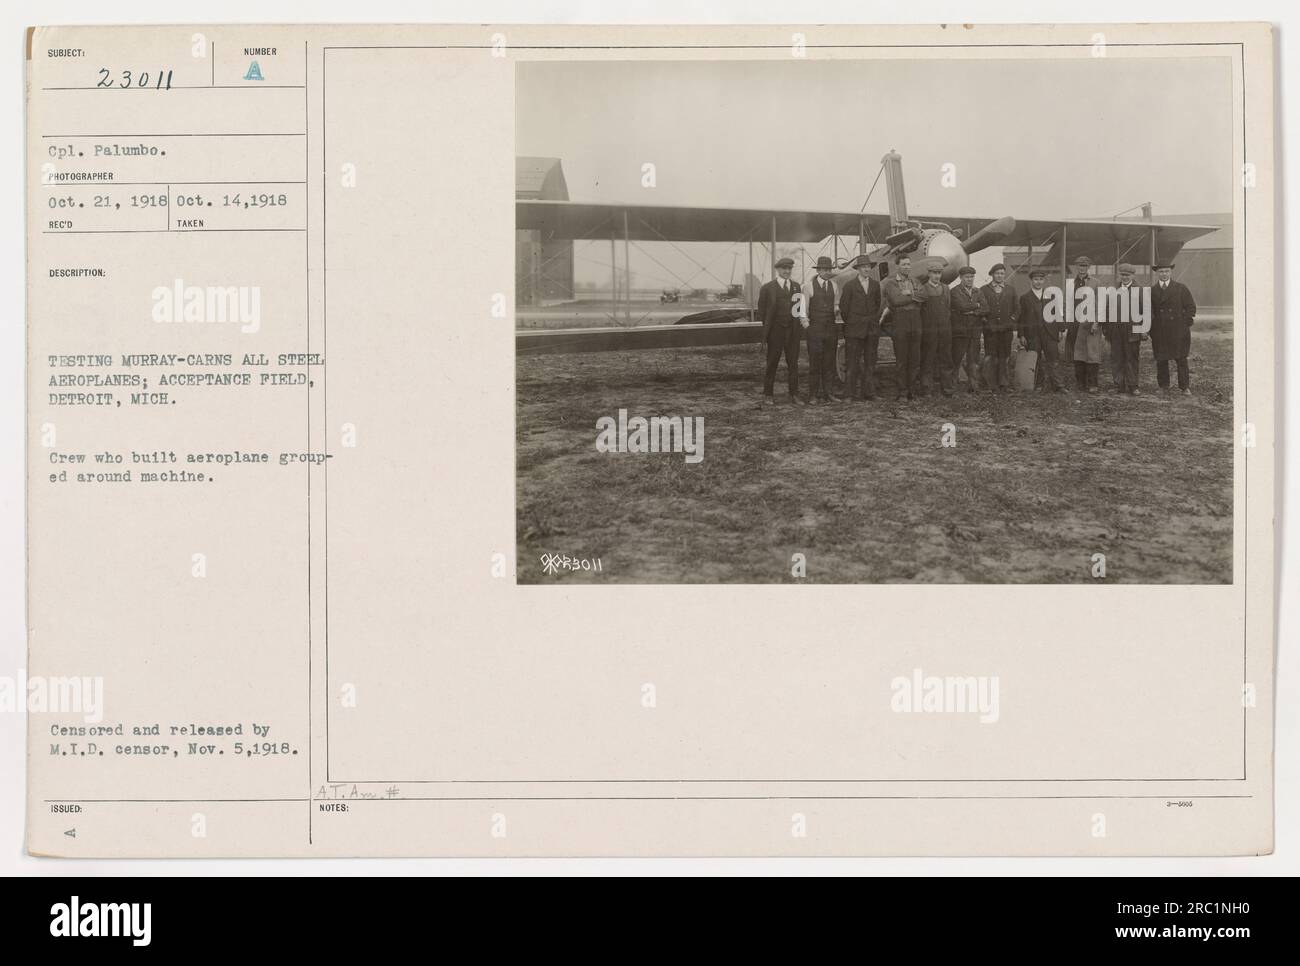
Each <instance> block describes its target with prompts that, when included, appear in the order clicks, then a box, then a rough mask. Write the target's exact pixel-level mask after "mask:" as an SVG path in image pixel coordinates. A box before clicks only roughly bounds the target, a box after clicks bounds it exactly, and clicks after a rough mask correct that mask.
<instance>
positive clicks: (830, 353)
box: [803, 255, 844, 405]
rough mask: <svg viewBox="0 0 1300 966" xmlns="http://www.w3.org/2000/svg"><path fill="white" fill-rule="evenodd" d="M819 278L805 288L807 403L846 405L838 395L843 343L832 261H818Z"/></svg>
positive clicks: (828, 259) (825, 256) (824, 256)
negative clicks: (837, 361) (837, 363)
mask: <svg viewBox="0 0 1300 966" xmlns="http://www.w3.org/2000/svg"><path fill="white" fill-rule="evenodd" d="M816 267H817V276H816V277H815V278H814V279H813V280H812V281H810V282H808V283H807V284H805V285H804V287H803V298H804V309H805V311H806V312H807V321H808V328H807V329H805V330H804V332H805V334H806V335H807V337H808V383H809V385H808V397H809V398H808V401H809V402H810V403H812V404H813V405H820V404H821V403H828V402H830V401H831V400H832V399H834V400H835V401H836V402H841V401H843V399H844V397H843V396H841V395H839V394H838V393H837V392H836V391H835V380H836V374H835V350H836V349H838V348H839V342H840V327H839V314H840V304H839V303H840V290H839V286H838V285H836V284H835V279H834V278H832V276H833V275H834V274H835V266H834V264H833V263H832V262H831V260H830V257H829V256H827V255H822V256H821V257H820V258H818V259H817V266H816Z"/></svg>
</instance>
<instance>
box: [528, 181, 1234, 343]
mask: <svg viewBox="0 0 1300 966" xmlns="http://www.w3.org/2000/svg"><path fill="white" fill-rule="evenodd" d="M911 220H912V221H915V222H920V223H921V224H923V225H926V226H931V225H946V226H947V227H948V228H950V229H952V230H953V231H956V232H959V233H960V235H961V237H962V238H970V237H971V236H973V235H974V234H975V233H977V232H978V231H979V230H980V229H982V228H984V227H985V226H986V225H989V224H991V223H992V222H994V221H995V220H997V219H994V218H971V217H965V216H928V215H922V216H916V217H914V218H912V219H911ZM515 227H516V228H517V229H519V230H521V231H538V232H540V233H541V234H542V236H543V237H544V238H546V239H549V240H553V239H573V240H575V241H576V240H594V239H602V240H603V239H608V238H614V239H621V238H624V237H626V238H627V239H628V240H629V241H674V242H724V243H736V242H747V241H754V242H772V241H776V242H786V243H803V244H807V243H817V242H822V241H824V240H825V239H827V238H829V237H830V236H831V235H841V236H853V235H860V236H861V237H862V238H863V239H864V240H865V241H866V242H868V243H881V242H883V241H884V239H885V238H886V237H887V236H888V235H889V234H890V233H891V231H892V226H891V224H890V219H889V216H888V215H884V214H871V213H863V212H843V211H840V212H836V211H790V210H784V209H772V208H694V207H682V206H674V205H642V204H637V205H605V204H589V203H586V202H574V201H524V200H519V201H516V202H515ZM1222 227H1223V226H1222V225H1195V224H1174V223H1170V222H1153V221H1145V220H1141V219H1111V218H1106V219H1103V218H1082V219H1070V220H1052V221H1044V220H1038V219H1019V218H1018V219H1016V225H1015V228H1014V230H1013V231H1011V232H1010V233H1009V234H1008V235H1006V236H1005V237H1003V238H1002V239H1001V240H1000V241H999V242H998V244H999V245H1004V246H1005V245H1032V246H1033V247H1035V248H1050V250H1051V253H1052V260H1053V261H1058V260H1059V262H1060V263H1061V264H1063V265H1064V264H1068V263H1069V261H1070V260H1072V259H1074V258H1077V257H1078V256H1080V255H1087V256H1088V257H1089V258H1091V259H1092V260H1093V261H1094V262H1097V263H1100V264H1103V265H1108V264H1114V263H1117V262H1122V261H1128V262H1134V263H1136V264H1140V265H1148V264H1152V263H1154V262H1155V261H1157V260H1172V259H1173V258H1174V256H1175V255H1177V254H1178V252H1179V251H1180V250H1181V249H1182V247H1183V245H1185V244H1186V243H1187V242H1189V241H1191V240H1192V239H1193V238H1198V237H1200V236H1201V235H1207V234H1209V233H1210V232H1214V231H1218V230H1219V229H1221V228H1222ZM760 333H761V326H758V325H755V324H752V323H749V322H742V321H738V322H732V323H709V324H706V325H652V326H639V327H628V328H618V327H613V328H592V329H550V330H525V331H520V332H518V333H517V336H516V340H515V345H516V352H518V353H521V354H533V353H547V352H584V351H604V350H612V349H649V348H671V347H676V346H700V345H730V344H734V343H737V342H746V341H751V342H752V341H758V339H759V338H761V335H760Z"/></svg>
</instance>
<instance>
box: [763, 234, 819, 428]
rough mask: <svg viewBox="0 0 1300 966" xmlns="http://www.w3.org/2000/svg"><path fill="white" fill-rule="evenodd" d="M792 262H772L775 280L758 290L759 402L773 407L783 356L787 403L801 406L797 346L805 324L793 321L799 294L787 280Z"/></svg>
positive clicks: (783, 259)
mask: <svg viewBox="0 0 1300 966" xmlns="http://www.w3.org/2000/svg"><path fill="white" fill-rule="evenodd" d="M793 268H794V259H792V258H782V259H780V260H779V261H778V262H777V263H776V278H774V279H772V280H771V281H770V282H766V283H764V285H763V287H762V288H761V289H759V291H758V310H757V313H756V316H757V318H758V321H760V322H762V323H763V345H764V346H765V347H766V348H767V371H766V372H765V373H764V375H763V402H764V403H766V404H767V405H775V404H776V399H775V398H774V396H773V391H774V389H775V387H776V368H777V366H778V365H780V364H781V356H783V355H784V356H785V370H786V384H787V386H788V387H789V390H790V395H789V401H790V402H791V403H798V404H799V405H801V406H802V405H803V400H802V399H800V398H799V343H800V342H801V341H802V339H801V338H800V337H801V335H802V327H803V326H806V325H807V324H808V323H807V321H806V320H804V321H803V322H802V325H801V320H800V319H798V318H796V316H795V313H794V300H795V297H796V296H799V295H800V291H799V286H798V285H797V284H795V282H793V281H792V280H791V279H790V271H791V269H793Z"/></svg>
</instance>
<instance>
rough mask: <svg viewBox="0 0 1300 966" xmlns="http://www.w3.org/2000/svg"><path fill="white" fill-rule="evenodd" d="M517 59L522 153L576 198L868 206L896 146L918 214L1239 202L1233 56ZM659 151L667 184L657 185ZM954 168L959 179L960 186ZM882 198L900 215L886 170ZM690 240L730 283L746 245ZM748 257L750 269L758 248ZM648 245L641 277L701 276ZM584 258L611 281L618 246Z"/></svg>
mask: <svg viewBox="0 0 1300 966" xmlns="http://www.w3.org/2000/svg"><path fill="white" fill-rule="evenodd" d="M517 71H518V73H517V100H516V118H517V121H516V131H517V151H518V153H519V154H521V155H539V156H545V157H558V158H560V159H561V160H562V162H563V166H564V174H565V178H566V180H567V182H568V186H569V196H570V198H571V199H573V200H575V201H593V202H606V203H609V202H635V203H651V204H667V205H718V206H734V207H754V208H792V209H807V210H833V211H857V210H859V209H860V208H861V206H862V203H863V201H864V199H865V198H866V196H867V191H868V188H869V187H870V185H871V182H872V180H873V179H874V178H875V176H876V172H877V171H878V170H879V167H880V158H881V155H883V154H884V153H885V152H886V151H889V150H890V149H895V150H897V151H898V152H899V153H900V154H902V156H903V170H904V176H905V182H906V193H907V203H908V209H909V214H911V215H913V216H919V217H924V216H925V215H927V214H932V215H969V216H971V217H991V218H992V217H999V216H1001V215H1006V214H1009V215H1013V216H1017V217H1021V218H1042V219H1052V218H1072V217H1073V218H1089V217H1109V216H1111V215H1114V214H1116V213H1118V212H1120V211H1121V210H1123V209H1127V208H1130V207H1132V206H1134V205H1138V204H1140V203H1141V202H1143V201H1152V202H1154V204H1155V211H1156V213H1157V214H1158V215H1166V216H1167V215H1173V214H1193V213H1203V212H1222V211H1230V210H1231V207H1232V195H1231V192H1232V190H1233V183H1234V180H1235V178H1234V168H1235V165H1234V163H1233V159H1232V156H1231V147H1232V144H1231V127H1230V126H1231V123H1232V109H1231V76H1230V61H1229V60H1228V59H1227V58H1209V57H1207V58H1197V59H1150V60H1134V59H1124V58H1116V57H1104V58H1088V59H1086V60H1033V61H1027V60H1019V61H1000V60H998V61H995V60H980V61H973V60H961V61H958V60H927V61H855V62H832V61H802V60H795V59H793V58H792V59H790V60H788V61H785V60H783V61H779V62H764V63H758V62H754V61H748V62H745V61H737V62H714V63H702V62H658V63H652V62H644V61H643V62H623V63H572V62H570V63H524V64H519V65H518V66H517ZM647 161H650V162H653V163H654V164H655V166H656V169H657V181H658V184H657V187H655V188H654V189H649V190H648V189H645V188H643V187H641V166H642V164H644V163H645V162H647ZM949 162H951V163H953V164H955V165H956V180H957V184H956V186H955V187H949V188H945V187H943V186H942V185H941V183H940V176H941V170H942V166H943V165H944V164H946V163H949ZM867 210H868V211H873V212H884V211H887V210H888V208H887V204H886V196H885V191H884V179H883V178H882V179H881V182H880V184H879V185H878V186H877V187H876V189H875V192H874V194H872V196H871V201H870V204H868V206H867ZM589 248H590V251H588V249H589ZM620 248H621V246H620ZM688 250H689V251H690V252H691V254H692V255H694V256H695V257H697V258H699V259H701V260H704V261H708V260H710V259H714V258H715V256H716V260H715V261H714V265H713V272H714V274H715V275H722V276H723V277H724V279H723V280H726V278H725V276H727V275H728V274H729V273H730V269H731V263H732V258H731V255H730V253H729V252H728V251H723V250H722V246H690V247H689V248H688ZM735 250H736V251H740V252H741V258H740V261H741V269H740V270H741V271H743V269H744V263H745V260H746V255H745V253H744V249H743V247H737V248H736V249H735ZM646 251H648V252H650V253H652V254H653V255H654V257H655V258H656V259H658V260H659V261H661V262H662V263H663V264H662V265H656V264H655V263H654V262H653V261H651V260H650V259H649V257H648V256H646V255H644V254H642V253H639V252H637V251H636V250H633V254H632V268H633V272H634V274H635V275H636V276H637V277H636V278H635V279H634V284H637V285H647V286H650V285H655V284H657V283H658V282H661V281H662V282H663V283H664V284H668V283H669V282H674V281H680V280H682V279H684V278H686V277H687V275H688V273H690V272H693V271H694V267H693V266H692V265H691V263H690V261H689V260H688V259H686V258H684V257H683V256H681V255H680V254H679V253H677V252H674V251H672V250H671V249H668V247H667V246H664V245H653V246H647V247H646ZM578 254H579V259H578V267H577V277H578V279H579V280H580V281H582V280H588V281H601V280H602V279H603V280H605V281H606V282H607V280H608V275H609V270H608V267H607V266H608V260H609V248H608V243H606V244H605V245H604V247H603V249H602V248H600V246H588V245H585V244H584V243H579V247H578ZM755 257H756V260H759V261H761V259H760V256H758V255H757V254H756V256H755ZM619 258H620V260H621V259H622V254H621V251H620V254H619ZM600 259H603V262H604V266H605V267H601V265H600V264H599V260H600ZM719 265H721V266H723V267H722V268H721V269H720V268H719V267H718V266H719ZM669 269H671V271H669ZM759 274H760V276H762V277H766V273H764V272H762V271H760V272H759ZM652 276H653V277H652ZM737 280H739V279H738V278H737ZM692 281H694V283H695V284H698V285H712V284H713V283H714V279H712V278H710V277H709V276H708V275H697V276H696V277H695V278H694V279H692Z"/></svg>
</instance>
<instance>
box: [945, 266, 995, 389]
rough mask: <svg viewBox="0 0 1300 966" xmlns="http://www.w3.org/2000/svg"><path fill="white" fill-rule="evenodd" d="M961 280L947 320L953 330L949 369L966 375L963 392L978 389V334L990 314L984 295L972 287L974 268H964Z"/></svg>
mask: <svg viewBox="0 0 1300 966" xmlns="http://www.w3.org/2000/svg"><path fill="white" fill-rule="evenodd" d="M957 275H958V276H959V278H960V279H961V281H959V282H958V283H957V284H956V285H954V286H953V287H952V289H951V290H950V291H951V292H952V301H951V306H952V310H951V312H950V314H949V320H950V324H951V327H952V368H953V373H954V380H955V378H956V374H957V373H961V372H962V371H965V373H966V391H967V392H974V391H975V390H976V389H978V388H979V384H980V377H979V362H980V332H981V331H982V330H983V328H984V316H986V315H988V314H989V307H988V303H987V302H985V301H984V293H983V292H982V291H981V290H980V289H977V288H976V287H975V269H973V268H971V267H970V266H969V265H965V266H963V267H962V269H961V270H960V271H959V272H958V273H957Z"/></svg>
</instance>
